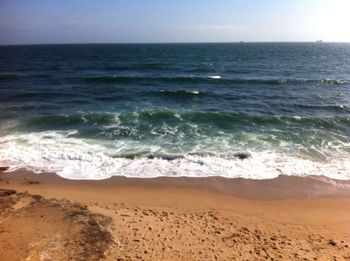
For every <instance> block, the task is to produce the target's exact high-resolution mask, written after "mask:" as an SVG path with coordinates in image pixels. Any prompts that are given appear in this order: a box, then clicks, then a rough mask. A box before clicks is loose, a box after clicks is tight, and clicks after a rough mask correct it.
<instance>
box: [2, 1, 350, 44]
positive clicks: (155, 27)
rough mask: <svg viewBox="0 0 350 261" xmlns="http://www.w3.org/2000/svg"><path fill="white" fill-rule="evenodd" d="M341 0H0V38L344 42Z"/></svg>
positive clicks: (345, 5) (348, 27) (349, 37)
mask: <svg viewBox="0 0 350 261" xmlns="http://www.w3.org/2000/svg"><path fill="white" fill-rule="evenodd" d="M349 10H350V1H349V0H283V1H281V0H242V1H238V0H176V1H170V0H0V44H26V43H29V44H32V43H119V42H120V43H125V42H135V43H139V42H232V41H233V42H234V41H240V40H243V41H281V40H282V39H283V40H284V41H315V40H317V39H323V40H325V41H346V42H350V15H348V12H350V11H349Z"/></svg>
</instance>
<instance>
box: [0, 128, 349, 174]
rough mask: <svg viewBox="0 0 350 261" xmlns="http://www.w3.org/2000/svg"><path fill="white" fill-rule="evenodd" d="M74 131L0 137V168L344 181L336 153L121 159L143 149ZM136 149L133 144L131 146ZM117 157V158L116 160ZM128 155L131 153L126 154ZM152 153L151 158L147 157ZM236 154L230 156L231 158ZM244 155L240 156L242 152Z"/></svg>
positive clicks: (344, 167)
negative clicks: (84, 136) (324, 158)
mask: <svg viewBox="0 0 350 261" xmlns="http://www.w3.org/2000/svg"><path fill="white" fill-rule="evenodd" d="M74 133H75V132H72V131H71V132H58V131H55V132H41V133H27V134H12V135H8V136H5V137H1V138H0V144H1V146H0V164H1V165H3V166H10V167H11V168H10V170H14V169H18V168H27V169H30V170H33V171H35V172H45V171H49V172H56V173H57V174H59V175H60V176H62V177H64V178H68V179H90V180H96V179H106V178H109V177H111V176H127V177H138V178H153V177H162V176H168V177H170V176H171V177H180V176H187V177H207V176H221V177H226V178H238V177H240V178H246V179H271V178H275V177H277V176H279V175H281V174H284V175H290V176H307V175H322V176H328V177H330V178H336V179H350V176H349V173H350V164H349V162H348V156H349V155H344V154H337V155H335V156H334V157H333V158H330V159H328V160H327V161H315V160H313V159H311V158H307V157H300V156H297V155H292V154H285V153H280V152H278V151H270V150H262V151H249V156H247V157H244V158H242V157H239V155H243V154H244V153H239V152H237V154H234V153H232V154H230V155H221V156H220V155H216V154H212V155H201V153H198V155H196V154H186V153H184V154H180V155H175V154H159V156H156V155H154V154H149V156H144V155H143V154H142V153H140V154H136V155H137V156H135V157H134V156H127V155H126V154H124V157H123V156H122V153H119V154H117V155H115V154H116V153H118V152H120V151H121V150H123V149H124V151H130V150H131V149H133V148H134V149H135V148H138V149H142V148H143V147H148V148H149V145H147V144H142V143H137V144H136V143H133V142H130V143H127V142H124V143H117V144H115V146H114V147H113V144H111V143H110V142H108V143H106V144H102V143H97V142H96V141H94V140H87V139H79V138H76V137H73V136H72V134H74ZM135 145H137V146H135ZM118 155H119V156H118ZM131 155H133V154H131ZM152 155H153V156H152ZM235 155H236V156H235ZM244 155H245V154H244Z"/></svg>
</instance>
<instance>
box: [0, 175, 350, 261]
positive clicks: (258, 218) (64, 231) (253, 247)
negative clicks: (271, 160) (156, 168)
mask: <svg viewBox="0 0 350 261" xmlns="http://www.w3.org/2000/svg"><path fill="white" fill-rule="evenodd" d="M92 171H93V170H92ZM0 189H3V190H2V191H3V192H2V193H0V195H1V196H0V210H1V213H0V249H1V251H0V260H21V259H23V260H67V258H70V259H71V260H101V259H102V258H103V259H106V260H350V182H349V181H335V180H331V179H328V178H320V177H308V178H299V177H286V176H281V177H279V178H277V179H274V180H264V181H254V180H244V179H230V180H229V179H224V178H214V177H213V178H203V179H199V178H156V179H130V178H123V177H114V178H111V179H108V180H103V181H71V180H65V179H62V178H60V177H58V176H56V175H55V174H52V173H51V174H49V173H48V174H41V175H37V174H33V173H30V172H28V171H23V170H20V171H16V172H12V173H5V172H0ZM4 189H8V190H9V189H12V190H15V191H17V193H15V192H13V191H12V192H8V191H7V192H6V191H4ZM33 195H34V196H33ZM35 195H40V197H39V196H35ZM75 202H77V203H75ZM94 238H95V239H96V240H93V239H94ZM95 241H96V242H95ZM86 249H90V250H89V251H90V252H86V251H87V250H86ZM84 253H85V254H84ZM86 253H88V254H87V255H86ZM9 258H10V259H9ZM26 258H27V259H26Z"/></svg>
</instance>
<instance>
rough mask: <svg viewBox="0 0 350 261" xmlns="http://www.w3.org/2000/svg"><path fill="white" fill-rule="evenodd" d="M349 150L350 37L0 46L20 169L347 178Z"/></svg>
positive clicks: (2, 118)
mask: <svg viewBox="0 0 350 261" xmlns="http://www.w3.org/2000/svg"><path fill="white" fill-rule="evenodd" d="M242 154H243V155H244V157H243V158H244V159H242V157H240V156H242ZM349 155H350V44H336V43H334V44H328V43H305V44H303V43H297V44H294V43H266V44H263V43H239V44H147V45H37V46H1V47H0V161H1V162H2V164H8V165H10V166H12V167H13V168H18V167H27V168H30V169H33V170H36V171H45V170H52V171H57V172H58V173H59V174H60V175H62V176H65V177H68V178H105V177H109V176H112V175H127V176H140V177H150V176H160V175H164V176H181V175H184V176H208V175H220V176H226V177H246V178H270V177H275V176H277V175H279V174H286V175H312V174H316V175H318V174H322V175H327V176H332V177H336V178H350V174H349V172H350V164H349V163H348V159H349ZM93 172H95V173H93Z"/></svg>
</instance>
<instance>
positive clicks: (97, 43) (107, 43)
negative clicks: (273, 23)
mask: <svg viewBox="0 0 350 261" xmlns="http://www.w3.org/2000/svg"><path fill="white" fill-rule="evenodd" d="M244 43H248V44H249V43H253V44H254V43H319V44H321V43H344V44H348V43H350V42H345V41H339V42H338V41H322V40H315V41H243V40H242V41H223V42H100V43H99V42H96V43H94V42H72V43H64V42H62V43H13V44H12V43H11V44H0V46H28V45H31V46H33V45H83V44H85V45H128V44H129V45H146V44H244Z"/></svg>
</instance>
